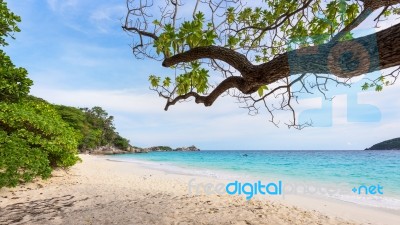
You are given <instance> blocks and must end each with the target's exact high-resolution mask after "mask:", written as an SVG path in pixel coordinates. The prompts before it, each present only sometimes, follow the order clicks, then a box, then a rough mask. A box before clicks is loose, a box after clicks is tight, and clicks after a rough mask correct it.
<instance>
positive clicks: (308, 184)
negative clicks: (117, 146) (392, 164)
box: [101, 156, 400, 213]
mask: <svg viewBox="0 0 400 225" xmlns="http://www.w3.org/2000/svg"><path fill="white" fill-rule="evenodd" d="M101 157H104V158H106V160H110V161H115V162H125V163H134V164H138V165H140V166H143V167H145V168H148V169H151V170H153V169H155V170H159V171H163V172H168V173H172V174H178V175H188V176H201V177H206V178H212V179H215V180H214V183H216V181H220V182H225V183H229V182H232V181H234V180H238V181H242V183H244V182H250V183H253V182H256V181H258V180H261V181H278V180H281V181H282V182H283V183H284V188H283V189H284V190H285V193H289V194H292V195H296V196H300V197H305V198H314V199H315V198H316V199H323V200H327V201H337V202H343V203H351V204H355V205H357V206H360V207H363V206H366V207H369V208H372V209H380V210H389V211H398V212H399V213H400V195H393V194H388V193H387V192H385V195H384V196H358V195H355V194H353V193H352V192H351V191H349V190H350V189H351V188H349V184H347V183H344V182H342V183H333V182H332V181H319V180H314V179H310V178H306V179H304V177H290V176H281V175H278V174H266V175H263V176H259V175H254V174H252V175H249V174H247V173H246V172H244V171H230V170H221V169H218V168H206V167H198V166H189V165H183V164H175V163H173V162H165V161H150V160H146V159H137V158H135V159H133V158H118V156H101ZM285 186H287V188H286V187H285ZM292 187H293V188H294V189H296V188H297V189H298V190H299V191H298V193H292ZM307 188H309V189H310V192H311V191H312V190H313V189H319V190H321V189H322V190H323V191H325V190H330V191H325V193H322V194H321V193H304V190H305V189H307ZM334 190H336V193H332V191H334ZM294 192H296V191H294ZM328 192H331V193H328ZM349 192H350V193H349ZM261 198H262V197H261Z"/></svg>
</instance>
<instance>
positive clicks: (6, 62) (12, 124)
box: [0, 0, 129, 188]
mask: <svg viewBox="0 0 400 225" xmlns="http://www.w3.org/2000/svg"><path fill="white" fill-rule="evenodd" d="M20 21H21V18H20V17H19V16H17V15H15V14H14V13H12V12H10V10H9V9H8V8H7V5H6V3H5V2H3V1H2V0H0V47H4V46H6V45H8V43H7V42H6V39H7V38H8V39H10V38H11V39H13V38H14V36H13V33H14V32H19V31H20V30H19V29H18V27H17V23H18V22H20ZM27 74H28V72H27V71H26V70H25V69H24V68H18V67H16V66H15V65H14V64H13V63H12V61H11V59H10V57H8V56H7V55H6V54H5V53H4V51H3V49H0V188H2V187H5V186H7V187H12V186H16V185H18V184H20V183H23V182H29V181H31V180H32V179H33V178H35V177H38V176H39V177H42V178H48V177H49V176H50V175H51V171H52V169H53V168H55V167H61V168H68V167H70V166H72V165H74V164H75V163H76V162H78V161H79V160H80V159H79V157H78V156H77V153H78V151H77V150H78V148H80V149H87V148H94V147H97V146H101V145H114V146H116V147H119V148H122V149H126V148H127V147H129V142H128V140H127V139H125V138H123V137H121V136H119V135H118V133H116V132H115V128H114V126H113V117H112V116H108V114H107V113H106V112H105V111H104V110H103V109H101V108H100V107H94V108H92V109H77V108H73V107H67V106H53V105H51V104H49V103H48V102H46V101H44V100H42V99H39V98H35V97H32V96H29V90H30V87H31V86H32V85H33V82H32V80H30V79H29V78H28V77H27Z"/></svg>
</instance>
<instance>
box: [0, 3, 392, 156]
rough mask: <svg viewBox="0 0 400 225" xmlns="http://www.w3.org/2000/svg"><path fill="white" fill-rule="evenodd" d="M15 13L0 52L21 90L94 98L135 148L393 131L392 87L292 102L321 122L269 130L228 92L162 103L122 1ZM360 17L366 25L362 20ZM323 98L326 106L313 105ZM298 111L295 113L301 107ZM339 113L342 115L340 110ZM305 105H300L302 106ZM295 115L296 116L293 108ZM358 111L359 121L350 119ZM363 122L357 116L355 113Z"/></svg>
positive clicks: (52, 98)
mask: <svg viewBox="0 0 400 225" xmlns="http://www.w3.org/2000/svg"><path fill="white" fill-rule="evenodd" d="M7 2H8V6H9V8H10V9H11V10H12V11H13V12H15V13H16V14H17V15H20V16H21V17H22V23H21V24H20V25H19V27H20V28H21V30H22V32H20V33H18V34H16V35H15V37H16V40H10V41H9V43H10V46H8V47H6V48H5V51H6V52H7V54H8V55H10V57H11V58H12V60H13V62H14V64H16V65H17V66H20V67H24V68H26V69H27V70H28V72H29V77H30V78H31V79H32V80H33V81H34V86H33V87H32V89H31V94H32V95H35V96H38V97H41V98H43V99H45V100H47V101H49V102H51V103H54V104H64V105H69V106H75V107H93V106H100V107H102V108H104V109H105V110H107V111H108V112H109V114H110V115H113V116H114V118H115V126H116V128H117V131H118V132H119V133H120V134H121V135H122V136H124V137H126V138H128V139H130V141H131V144H132V145H135V146H140V147H149V146H156V145H168V146H172V147H181V146H189V145H196V146H197V147H199V148H200V149H202V150H248V149H249V150H361V149H364V148H367V147H370V146H371V145H373V144H375V143H377V142H380V141H384V140H387V139H391V138H395V137H399V135H400V133H399V127H400V101H399V100H398V93H399V91H400V85H399V84H396V85H394V86H391V87H386V88H384V91H383V92H379V93H378V92H374V91H368V92H359V91H352V95H351V96H353V97H352V98H347V96H350V95H348V94H347V93H340V92H339V93H337V94H338V95H337V96H336V97H335V98H334V100H333V101H332V102H331V103H326V102H325V101H322V98H321V97H320V96H315V98H307V99H303V100H302V101H301V103H302V104H301V105H302V107H301V110H313V109H314V111H313V112H312V113H314V114H313V115H315V119H318V118H320V119H322V121H325V120H329V121H332V124H331V125H329V126H325V127H318V126H316V127H311V128H306V129H303V130H295V129H288V128H287V127H286V126H284V125H282V126H280V127H279V128H277V127H276V126H274V125H273V124H271V123H270V122H269V119H270V118H269V117H268V114H267V113H266V112H265V111H262V112H261V113H260V114H258V115H257V116H249V115H248V112H247V110H245V109H241V108H239V105H238V104H237V103H236V99H234V98H232V97H229V96H226V97H223V98H219V99H218V100H217V101H216V102H215V103H214V105H213V106H212V107H204V106H203V105H196V104H195V103H194V102H193V101H191V102H185V103H181V104H177V105H175V106H172V107H171V108H170V109H169V111H167V112H166V111H164V106H165V100H164V99H161V98H159V97H158V95H157V94H156V93H155V92H153V91H151V90H149V82H148V76H149V75H150V74H162V73H164V72H166V69H165V68H163V67H162V66H161V63H159V62H154V61H151V60H138V59H135V58H134V56H133V55H132V52H131V49H130V47H129V45H130V44H131V43H132V38H131V37H130V36H129V35H127V34H126V33H124V32H123V31H122V29H121V19H123V18H124V16H125V13H126V8H125V0H24V1H15V0H13V1H11V0H8V1H7ZM367 25H368V24H367ZM350 100H353V101H354V100H357V101H358V102H359V103H363V104H368V105H370V106H369V108H368V107H366V108H361V109H359V111H356V112H360V113H361V112H364V111H365V110H368V109H371V108H372V109H371V110H375V111H374V112H375V113H376V114H374V115H375V117H374V118H373V119H372V120H369V121H367V122H360V120H362V115H361V114H357V115H355V116H352V118H353V119H350V120H349V119H348V118H349V116H348V115H349V114H351V112H353V111H351V110H348V107H347V105H348V104H347V101H350ZM324 104H328V105H329V104H331V105H329V107H327V109H328V110H320V111H316V110H315V109H318V108H321V106H322V105H324ZM301 110H300V112H301ZM348 111H349V113H348ZM305 112H310V111H305ZM303 115H304V114H303ZM305 115H307V114H305ZM358 116H360V118H361V119H357V118H358ZM364 121H365V120H364Z"/></svg>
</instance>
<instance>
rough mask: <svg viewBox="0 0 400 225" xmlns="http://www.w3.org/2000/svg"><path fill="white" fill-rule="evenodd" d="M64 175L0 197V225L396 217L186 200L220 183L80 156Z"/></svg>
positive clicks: (362, 210)
mask: <svg viewBox="0 0 400 225" xmlns="http://www.w3.org/2000/svg"><path fill="white" fill-rule="evenodd" d="M80 157H81V158H82V160H83V162H82V163H78V164H77V165H75V166H74V167H72V168H71V169H70V170H69V171H68V172H65V171H62V170H57V171H54V173H53V177H52V178H50V179H48V180H45V181H42V180H37V181H36V182H34V183H30V184H26V185H23V186H21V187H17V188H12V189H10V188H3V189H0V209H1V210H0V224H9V223H15V224H132V223H140V224H153V223H157V224H173V223H178V222H182V223H189V224H190V223H195V224H218V223H219V224H230V223H231V222H232V223H233V224H246V223H251V224H368V223H371V224H396V222H397V221H399V220H400V216H399V215H400V213H399V212H400V211H399V210H388V209H380V208H372V207H368V206H360V205H356V204H353V203H346V202H338V201H333V200H332V201H329V200H326V199H317V198H309V197H308V196H298V195H288V196H285V198H284V199H280V198H272V197H265V198H264V197H261V198H255V199H253V200H251V201H246V200H245V198H244V196H236V195H235V196H230V195H227V194H224V195H204V194H200V195H191V194H189V192H188V182H189V181H190V180H191V179H195V181H196V183H206V182H210V183H211V182H221V179H216V178H213V177H204V176H199V175H190V174H189V175H188V174H175V173H171V172H166V171H162V170H157V169H155V168H148V167H146V166H143V165H140V164H138V163H134V162H123V161H122V162H117V161H115V160H107V157H104V156H92V155H80Z"/></svg>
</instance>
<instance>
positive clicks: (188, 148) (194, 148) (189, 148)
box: [174, 145, 200, 152]
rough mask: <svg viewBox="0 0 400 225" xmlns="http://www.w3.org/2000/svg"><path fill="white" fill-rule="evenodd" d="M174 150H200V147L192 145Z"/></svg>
mask: <svg viewBox="0 0 400 225" xmlns="http://www.w3.org/2000/svg"><path fill="white" fill-rule="evenodd" d="M174 151H183V152H189V151H200V149H198V148H197V147H196V146H194V145H192V146H189V147H181V148H176V149H175V150H174Z"/></svg>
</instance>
